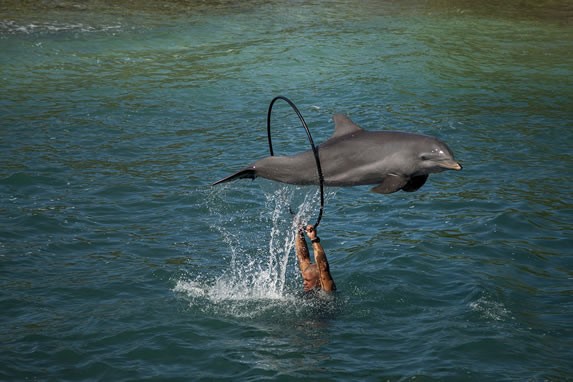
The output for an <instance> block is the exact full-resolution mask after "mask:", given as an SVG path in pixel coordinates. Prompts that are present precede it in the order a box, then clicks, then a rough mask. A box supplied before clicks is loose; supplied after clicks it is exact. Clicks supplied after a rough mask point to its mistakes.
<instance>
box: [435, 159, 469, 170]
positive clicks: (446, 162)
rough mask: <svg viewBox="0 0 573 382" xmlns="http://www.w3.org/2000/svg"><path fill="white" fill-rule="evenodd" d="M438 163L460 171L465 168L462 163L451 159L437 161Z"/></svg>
mask: <svg viewBox="0 0 573 382" xmlns="http://www.w3.org/2000/svg"><path fill="white" fill-rule="evenodd" d="M437 165H438V166H440V167H443V168H447V169H448V170H456V171H460V170H461V169H462V168H463V167H462V165H461V164H459V163H458V162H456V161H455V160H451V159H447V160H442V161H439V162H437Z"/></svg>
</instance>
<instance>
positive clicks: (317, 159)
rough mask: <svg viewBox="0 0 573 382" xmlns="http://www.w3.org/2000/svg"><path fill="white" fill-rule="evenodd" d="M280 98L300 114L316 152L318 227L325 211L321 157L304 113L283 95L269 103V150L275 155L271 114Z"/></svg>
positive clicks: (301, 121)
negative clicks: (318, 194)
mask: <svg viewBox="0 0 573 382" xmlns="http://www.w3.org/2000/svg"><path fill="white" fill-rule="evenodd" d="M279 99H281V100H283V101H285V102H286V103H288V104H289V105H290V107H291V108H292V109H293V110H294V112H295V113H296V115H297V116H298V119H299V120H300V123H301V124H302V127H303V128H304V130H305V131H306V136H307V137H308V142H309V143H310V147H312V152H313V153H314V160H315V161H316V171H317V173H318V181H319V185H320V211H319V213H318V218H317V219H316V223H314V228H315V229H316V227H318V225H319V224H320V220H321V219H322V213H323V211H324V176H323V175H322V167H321V166H320V158H319V156H318V149H317V148H316V146H315V145H314V141H313V139H312V135H311V134H310V130H309V129H308V125H307V124H306V122H305V120H304V118H303V116H302V114H301V113H300V111H299V110H298V108H297V107H296V105H295V104H294V103H293V102H292V101H291V100H290V99H288V98H286V97H283V96H277V97H275V98H273V100H272V101H271V103H270V105H269V111H268V113H267V138H268V140H269V152H270V154H271V156H274V152H273V141H272V138H271V114H272V111H273V105H274V104H275V102H276V101H278V100H279Z"/></svg>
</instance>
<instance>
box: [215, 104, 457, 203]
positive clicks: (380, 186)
mask: <svg viewBox="0 0 573 382" xmlns="http://www.w3.org/2000/svg"><path fill="white" fill-rule="evenodd" d="M333 119H334V124H335V127H334V134H333V135H332V137H331V138H330V139H329V140H327V141H326V142H324V143H322V144H321V145H319V146H318V147H317V149H318V153H319V158H320V164H321V167H322V173H323V176H324V185H325V186H334V187H351V186H360V185H366V184H377V186H376V187H374V188H372V191H374V192H377V193H380V194H390V193H392V192H396V191H398V190H404V191H407V192H412V191H416V190H418V189H419V188H420V187H422V186H423V185H424V183H426V180H427V179H428V175H429V174H432V173H437V172H442V171H444V170H461V169H462V166H461V165H460V164H459V163H458V162H456V161H455V160H454V154H453V153H452V151H451V150H450V149H449V147H448V146H447V145H446V144H445V143H444V142H442V141H440V140H438V139H436V138H433V137H429V136H426V135H420V134H413V133H404V132H397V131H366V130H364V129H362V128H361V127H359V126H358V125H356V124H355V123H354V122H352V121H351V120H350V118H348V117H347V116H345V115H343V114H335V115H334V117H333ZM258 176H260V177H263V178H266V179H270V180H275V181H278V182H282V183H289V184H296V185H310V184H318V183H319V179H318V174H317V169H316V162H315V158H314V154H313V152H312V150H308V151H305V152H302V153H299V154H296V155H292V156H269V157H266V158H263V159H259V160H258V161H256V162H255V163H253V164H251V165H249V166H247V167H245V168H243V169H242V170H240V171H238V172H236V173H235V174H233V175H230V176H228V177H226V178H223V179H221V180H219V181H217V182H215V183H213V185H216V184H219V183H223V182H228V181H231V180H235V179H241V178H251V179H255V178H256V177H258Z"/></svg>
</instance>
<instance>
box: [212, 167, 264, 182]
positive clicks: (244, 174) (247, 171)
mask: <svg viewBox="0 0 573 382" xmlns="http://www.w3.org/2000/svg"><path fill="white" fill-rule="evenodd" d="M256 177H257V174H256V173H255V169H254V168H253V167H247V168H244V169H242V170H241V171H238V172H236V173H234V174H233V175H229V176H228V177H226V178H223V179H221V180H218V181H216V182H215V183H213V184H212V186H214V185H216V184H219V183H225V182H230V181H232V180H236V179H243V178H250V179H255V178H256Z"/></svg>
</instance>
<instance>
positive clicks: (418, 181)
mask: <svg viewBox="0 0 573 382" xmlns="http://www.w3.org/2000/svg"><path fill="white" fill-rule="evenodd" d="M426 180H428V174H426V175H418V176H413V177H411V178H410V180H409V181H408V183H406V185H405V186H404V187H402V190H404V191H406V192H414V191H417V190H418V189H419V188H420V187H422V186H423V185H424V183H426Z"/></svg>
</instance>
